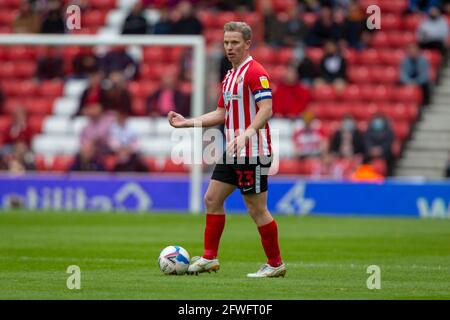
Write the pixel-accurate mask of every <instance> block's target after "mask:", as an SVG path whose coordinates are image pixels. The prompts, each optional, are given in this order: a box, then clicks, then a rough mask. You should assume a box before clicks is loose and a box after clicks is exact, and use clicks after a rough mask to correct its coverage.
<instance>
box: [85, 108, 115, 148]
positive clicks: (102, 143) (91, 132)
mask: <svg viewBox="0 0 450 320" xmlns="http://www.w3.org/2000/svg"><path fill="white" fill-rule="evenodd" d="M84 114H85V115H86V116H87V117H88V124H87V125H86V127H84V128H83V130H82V131H81V136H80V144H81V145H85V144H91V145H92V146H93V148H94V149H95V151H96V156H101V155H104V154H107V153H109V149H108V142H109V140H108V139H109V130H110V128H111V124H112V122H113V120H114V116H113V115H111V114H105V115H103V107H102V106H101V104H98V103H92V104H89V105H87V106H86V107H85V109H84Z"/></svg>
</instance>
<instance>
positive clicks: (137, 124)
mask: <svg viewBox="0 0 450 320" xmlns="http://www.w3.org/2000/svg"><path fill="white" fill-rule="evenodd" d="M127 126H128V127H130V128H131V129H132V130H133V131H134V132H136V134H138V135H139V136H148V135H152V134H154V132H155V128H154V127H153V126H152V122H151V121H150V120H149V119H148V118H147V117H130V118H128V120H127Z"/></svg>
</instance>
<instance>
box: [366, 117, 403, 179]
mask: <svg viewBox="0 0 450 320" xmlns="http://www.w3.org/2000/svg"><path fill="white" fill-rule="evenodd" d="M394 138H395V136H394V131H393V130H392V128H391V125H390V123H389V121H388V120H387V118H386V117H385V116H384V115H382V114H380V113H377V114H375V115H374V116H373V117H372V119H371V120H370V122H369V126H368V128H367V130H366V132H365V134H364V143H365V146H366V154H365V157H364V158H365V161H366V162H367V161H371V160H374V159H383V160H384V161H386V166H387V171H388V175H390V174H391V172H392V165H393V161H394V156H393V154H392V144H393V143H394Z"/></svg>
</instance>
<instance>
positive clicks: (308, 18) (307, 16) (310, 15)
mask: <svg viewBox="0 0 450 320" xmlns="http://www.w3.org/2000/svg"><path fill="white" fill-rule="evenodd" d="M316 20H317V15H316V14H315V13H314V12H305V13H303V22H304V23H305V24H306V25H307V26H308V27H311V26H312V25H314V23H316Z"/></svg>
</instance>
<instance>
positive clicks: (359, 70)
mask: <svg viewBox="0 0 450 320" xmlns="http://www.w3.org/2000/svg"><path fill="white" fill-rule="evenodd" d="M347 78H348V79H349V80H350V82H353V83H356V84H362V83H367V82H368V81H369V80H370V79H369V68H368V67H365V66H359V67H356V66H349V67H348V68H347Z"/></svg>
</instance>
